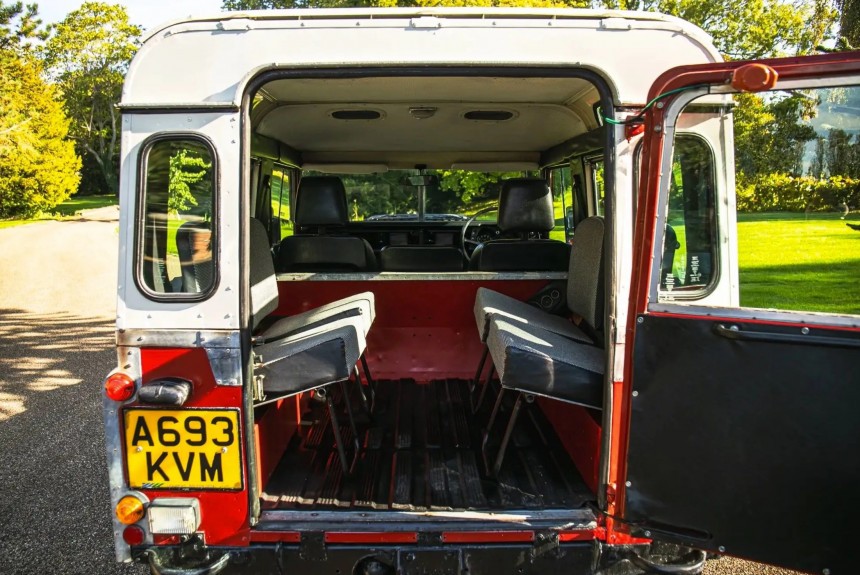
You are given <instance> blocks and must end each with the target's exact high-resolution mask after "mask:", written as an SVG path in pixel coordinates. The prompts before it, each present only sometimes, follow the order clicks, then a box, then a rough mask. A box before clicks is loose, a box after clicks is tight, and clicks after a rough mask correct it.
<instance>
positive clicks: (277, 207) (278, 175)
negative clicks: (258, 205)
mask: <svg viewBox="0 0 860 575" xmlns="http://www.w3.org/2000/svg"><path fill="white" fill-rule="evenodd" d="M269 185H270V186H271V196H270V197H271V201H272V226H273V227H274V228H275V229H277V230H279V232H275V233H273V236H277V240H282V239H284V238H285V237H287V236H291V235H293V222H292V221H291V218H290V192H291V189H292V188H291V187H290V169H289V168H288V167H286V166H280V165H277V164H275V167H274V168H273V169H272V176H271V178H270V180H269Z"/></svg>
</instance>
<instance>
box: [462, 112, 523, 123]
mask: <svg viewBox="0 0 860 575" xmlns="http://www.w3.org/2000/svg"><path fill="white" fill-rule="evenodd" d="M463 117H464V118H466V119H467V120H475V121H477V122H505V121H507V120H510V119H511V118H513V117H514V113H513V112H509V111H508V110H469V111H468V112H466V113H465V114H463Z"/></svg>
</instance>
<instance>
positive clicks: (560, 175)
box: [549, 166, 574, 242]
mask: <svg viewBox="0 0 860 575" xmlns="http://www.w3.org/2000/svg"><path fill="white" fill-rule="evenodd" d="M549 183H550V187H551V188H552V206H553V213H554V215H555V227H554V228H553V229H552V231H551V232H550V233H549V237H550V239H553V240H560V241H563V242H566V241H567V240H568V237H569V236H570V234H571V232H572V231H573V214H574V209H573V203H574V198H573V179H572V176H571V173H570V166H563V167H560V168H554V169H552V170H550V172H549Z"/></svg>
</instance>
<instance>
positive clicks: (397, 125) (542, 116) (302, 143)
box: [252, 76, 599, 168]
mask: <svg viewBox="0 0 860 575" xmlns="http://www.w3.org/2000/svg"><path fill="white" fill-rule="evenodd" d="M598 100H599V96H598V92H597V90H596V88H595V87H594V86H593V85H592V84H591V82H589V81H588V80H584V79H582V78H571V77H561V78H559V77H554V78H529V79H528V81H523V79H522V78H510V77H438V76H437V77H372V78H343V79H340V78H300V79H294V78H282V79H277V80H273V81H271V82H268V83H267V84H265V85H264V86H263V87H262V88H261V89H260V91H259V92H258V95H257V103H256V105H255V110H254V113H253V114H252V123H253V125H254V128H255V131H256V133H257V134H260V135H262V136H265V137H267V138H271V139H273V140H276V141H279V142H281V143H283V144H286V145H288V146H290V147H291V148H293V149H294V150H296V151H298V152H299V153H301V155H302V159H303V161H305V162H316V163H327V162H366V163H379V164H385V165H387V166H389V167H390V168H402V167H413V166H414V165H416V164H424V165H427V166H428V167H434V168H450V167H451V166H452V165H453V164H458V163H459V164H462V163H475V162H480V163H485V164H486V163H489V164H492V163H493V162H517V161H521V162H530V163H534V162H536V161H537V160H538V158H539V157H540V154H541V152H543V151H545V150H547V149H549V148H551V147H553V146H556V145H558V144H561V143H562V142H565V141H567V140H569V139H571V138H573V137H575V136H577V135H579V134H582V133H584V132H586V131H589V130H591V129H593V128H596V127H597V121H596V119H595V117H594V108H593V106H594V104H595V103H596V102H597V101H598ZM415 108H421V109H424V110H429V112H424V113H423V114H424V116H426V117H419V116H421V114H419V113H417V112H415V111H414V109H415ZM343 110H349V111H355V110H363V111H371V110H372V111H375V112H377V113H378V114H379V117H378V118H377V119H354V120H343V119H336V118H334V117H333V116H332V114H333V112H337V111H343ZM474 111H504V112H509V113H510V118H509V119H506V120H474V119H468V118H467V117H466V114H467V113H468V112H474Z"/></svg>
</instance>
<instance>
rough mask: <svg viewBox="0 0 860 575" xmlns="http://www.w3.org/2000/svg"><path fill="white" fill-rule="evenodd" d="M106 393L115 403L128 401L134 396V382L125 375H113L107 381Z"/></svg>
mask: <svg viewBox="0 0 860 575" xmlns="http://www.w3.org/2000/svg"><path fill="white" fill-rule="evenodd" d="M105 393H106V394H107V396H108V397H109V398H110V399H112V400H114V401H126V400H127V399H130V398H131V396H132V395H134V380H133V379H132V378H131V377H130V376H129V375H127V374H125V373H114V374H111V375H110V376H109V377H108V378H107V381H105Z"/></svg>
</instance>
